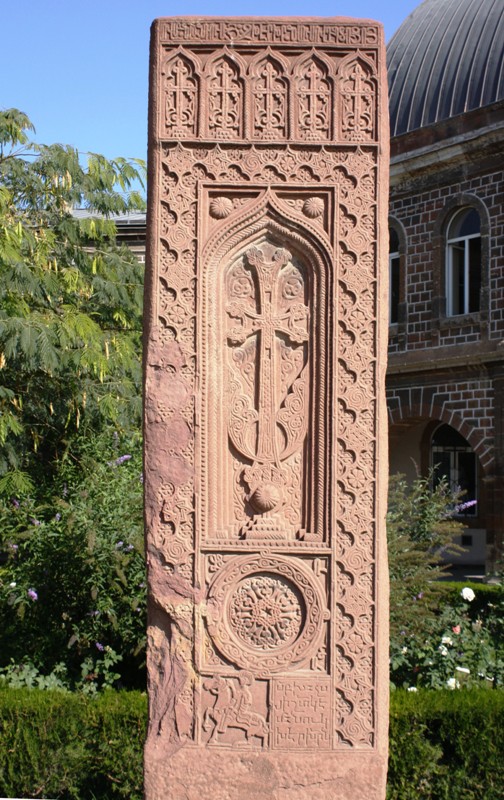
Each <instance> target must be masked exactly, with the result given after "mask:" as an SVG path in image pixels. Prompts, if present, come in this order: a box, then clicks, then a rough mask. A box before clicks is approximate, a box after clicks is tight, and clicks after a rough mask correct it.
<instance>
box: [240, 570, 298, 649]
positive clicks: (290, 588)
mask: <svg viewBox="0 0 504 800" xmlns="http://www.w3.org/2000/svg"><path fill="white" fill-rule="evenodd" d="M303 606H304V603H303V600H302V597H301V595H300V593H299V592H298V590H297V589H296V587H295V586H294V584H293V583H292V582H291V581H289V580H287V579H285V578H283V577H282V576H280V575H275V574H271V573H269V574H268V573H256V574H255V575H250V576H248V577H247V578H245V579H244V580H243V581H241V582H240V583H239V584H238V586H237V587H236V590H235V591H234V593H233V595H232V596H231V598H230V602H229V621H230V624H231V626H232V627H233V629H234V631H235V633H236V635H237V636H238V638H239V639H241V640H242V641H243V643H244V644H245V645H246V646H247V647H254V648H255V647H257V648H259V650H261V651H266V650H276V649H277V648H279V647H284V646H286V645H289V644H291V643H292V642H293V641H295V639H296V638H297V637H298V635H299V632H300V630H301V624H302V621H303Z"/></svg>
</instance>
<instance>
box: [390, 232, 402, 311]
mask: <svg viewBox="0 0 504 800" xmlns="http://www.w3.org/2000/svg"><path fill="white" fill-rule="evenodd" d="M400 263H401V261H400V256H399V236H398V235H397V231H395V230H394V229H393V228H390V229H389V309H390V320H389V321H390V324H391V325H394V324H395V323H396V322H398V321H399V281H400Z"/></svg>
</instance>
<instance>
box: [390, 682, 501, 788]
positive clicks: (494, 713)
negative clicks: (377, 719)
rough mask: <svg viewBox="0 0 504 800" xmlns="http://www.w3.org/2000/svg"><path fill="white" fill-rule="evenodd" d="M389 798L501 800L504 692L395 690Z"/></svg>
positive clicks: (487, 690)
mask: <svg viewBox="0 0 504 800" xmlns="http://www.w3.org/2000/svg"><path fill="white" fill-rule="evenodd" d="M390 706H391V707H390V756H389V782H388V793H387V798H388V800H502V798H504V757H503V753H504V690H502V689H495V690H492V689H471V690H464V689H462V690H458V691H448V690H446V691H442V690H430V691H427V690H423V691H421V690H420V691H418V692H405V691H397V692H393V693H392V695H391V704H390Z"/></svg>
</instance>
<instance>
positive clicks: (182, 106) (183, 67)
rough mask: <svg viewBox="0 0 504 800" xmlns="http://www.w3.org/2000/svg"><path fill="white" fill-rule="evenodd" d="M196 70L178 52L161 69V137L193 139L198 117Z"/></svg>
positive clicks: (189, 59)
mask: <svg viewBox="0 0 504 800" xmlns="http://www.w3.org/2000/svg"><path fill="white" fill-rule="evenodd" d="M197 72H198V70H197V69H196V67H195V64H194V62H193V60H192V59H191V58H189V56H188V55H187V53H186V52H185V51H184V50H183V49H182V48H179V49H178V50H177V51H176V52H175V53H174V54H172V55H171V56H170V57H169V58H167V59H166V60H165V61H164V62H163V65H162V68H161V75H162V77H163V100H164V108H163V112H162V113H163V119H164V130H165V134H166V135H167V136H169V137H170V138H173V139H184V138H187V137H193V136H197V135H198V133H199V130H198V113H199V95H200V91H199V88H200V87H199V78H198V75H197Z"/></svg>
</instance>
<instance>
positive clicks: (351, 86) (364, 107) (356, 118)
mask: <svg viewBox="0 0 504 800" xmlns="http://www.w3.org/2000/svg"><path fill="white" fill-rule="evenodd" d="M347 87H348V88H347ZM345 94H346V95H347V97H348V98H349V99H350V108H352V109H353V129H354V130H355V131H356V132H360V131H363V132H368V131H369V130H370V126H371V122H372V120H371V115H370V106H371V103H372V94H373V92H372V87H371V86H370V85H369V81H368V80H367V79H366V74H365V72H364V70H363V69H362V67H361V66H360V64H356V65H355V67H354V69H353V71H352V73H351V74H350V75H349V79H348V82H347V85H346V86H345ZM350 116H352V112H350Z"/></svg>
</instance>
